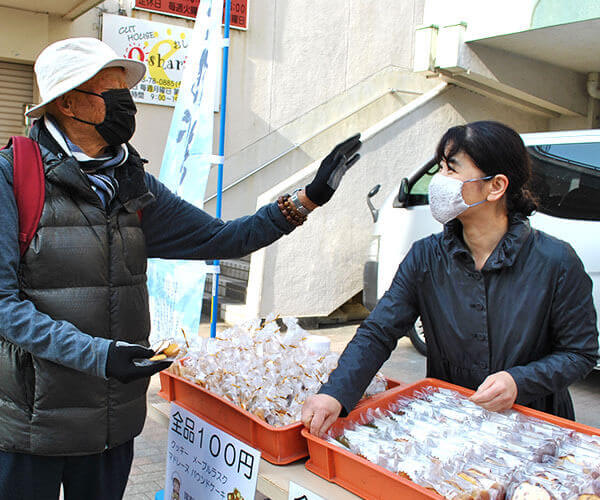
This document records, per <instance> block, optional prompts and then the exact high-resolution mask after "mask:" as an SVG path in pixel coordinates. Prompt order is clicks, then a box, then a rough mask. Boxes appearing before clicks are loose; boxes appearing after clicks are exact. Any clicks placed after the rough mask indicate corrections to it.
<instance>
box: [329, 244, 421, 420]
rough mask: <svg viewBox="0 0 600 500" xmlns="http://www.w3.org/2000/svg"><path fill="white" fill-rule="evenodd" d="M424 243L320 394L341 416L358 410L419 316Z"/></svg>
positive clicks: (412, 253)
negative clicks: (338, 405) (418, 291)
mask: <svg viewBox="0 0 600 500" xmlns="http://www.w3.org/2000/svg"><path fill="white" fill-rule="evenodd" d="M422 243H423V242H422V241H421V242H417V243H415V244H414V245H413V247H412V248H411V249H410V251H409V253H408V254H407V256H406V258H405V259H404V260H403V261H402V263H401V264H400V266H399V267H398V271H397V272H396V275H395V276H394V279H393V281H392V285H391V286H390V288H389V290H388V291H387V292H386V293H385V294H384V295H383V297H381V299H380V300H379V302H378V303H377V305H376V306H375V309H373V312H371V314H370V315H369V317H368V318H367V319H366V320H365V321H363V323H362V324H361V325H360V327H359V328H358V330H357V332H356V334H355V335H354V338H353V339H352V340H351V341H350V342H349V343H348V345H347V346H346V349H344V352H343V353H342V355H341V357H340V359H339V361H338V366H337V368H336V369H335V370H334V371H333V372H332V373H331V375H330V376H329V380H328V381H327V383H325V384H324V385H323V386H322V387H321V389H320V390H319V393H320V394H328V395H329V396H333V397H334V398H335V399H337V400H338V401H339V402H340V403H341V404H342V406H343V412H342V416H343V415H345V414H346V413H347V412H350V411H352V409H353V408H354V407H355V406H356V403H358V401H359V400H360V398H361V397H362V395H363V394H364V392H365V389H366V388H367V386H368V385H369V383H370V382H371V379H372V378H373V377H374V376H375V374H376V373H377V371H378V370H379V369H380V368H381V366H382V365H383V363H384V362H385V361H386V360H387V359H388V358H389V357H390V355H391V354H392V351H393V350H394V349H395V348H396V344H397V343H398V339H399V338H400V337H402V336H403V335H404V334H405V333H406V331H407V330H408V329H409V328H410V327H411V326H412V325H413V324H414V322H415V321H416V319H417V317H418V316H419V309H418V302H417V297H416V286H415V285H416V282H417V280H419V274H420V273H421V272H422V266H419V265H417V261H418V260H421V259H420V257H422V256H420V255H419V253H420V252H422V250H420V249H422V248H423V245H422Z"/></svg>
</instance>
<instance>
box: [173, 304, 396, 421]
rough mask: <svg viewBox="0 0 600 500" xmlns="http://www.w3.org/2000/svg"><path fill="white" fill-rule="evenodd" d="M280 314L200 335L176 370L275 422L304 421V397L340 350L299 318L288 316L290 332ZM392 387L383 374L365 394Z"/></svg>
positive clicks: (334, 363)
mask: <svg viewBox="0 0 600 500" xmlns="http://www.w3.org/2000/svg"><path fill="white" fill-rule="evenodd" d="M277 319H278V318H277V317H276V316H274V315H271V316H269V317H268V318H267V319H266V320H265V321H264V322H262V321H261V320H259V319H257V320H253V321H249V322H246V323H243V324H240V325H236V326H234V327H232V328H229V329H227V330H225V331H223V332H221V333H219V334H218V335H217V337H216V338H214V339H208V338H202V339H199V340H198V341H197V342H196V344H195V345H193V346H192V347H191V348H190V349H189V350H188V352H187V354H186V356H185V357H182V358H181V360H180V361H179V362H178V363H174V365H173V366H172V368H171V371H173V372H174V373H175V374H176V375H180V376H183V377H185V378H187V379H189V380H191V381H193V382H194V383H196V384H198V385H200V386H202V387H203V388H205V389H207V390H209V391H210V392H211V393H213V394H216V395H218V396H222V397H224V398H227V399H228V400H230V401H231V402H232V403H234V404H235V405H236V406H239V407H240V408H242V409H243V410H246V411H249V412H250V413H252V414H254V415H256V416H257V417H259V418H261V419H263V420H265V421H266V422H267V423H269V424H271V425H274V426H278V427H280V426H285V425H288V424H292V423H295V422H298V421H299V420H300V415H301V411H302V405H303V404H304V401H305V400H306V398H307V397H308V396H310V395H312V394H315V393H317V392H318V390H319V388H320V387H321V385H322V384H323V383H324V382H326V381H327V379H328V377H329V374H330V373H331V372H332V371H333V369H334V368H335V367H336V366H337V361H338V358H339V355H338V354H336V353H333V352H331V351H330V350H329V344H328V339H327V340H324V339H326V338H325V337H320V336H313V335H311V334H310V333H308V332H307V331H305V330H304V329H302V328H301V327H300V326H299V325H298V321H297V320H296V319H295V318H284V319H283V323H284V324H285V326H286V331H285V333H282V332H281V331H280V327H279V323H278V321H277ZM315 337H317V338H315ZM386 388H387V385H386V379H385V378H384V377H383V376H382V375H381V374H377V375H376V376H375V377H374V378H373V380H372V381H371V383H370V385H369V387H368V388H367V390H366V392H365V395H366V396H370V395H373V394H377V393H379V392H383V391H385V390H386Z"/></svg>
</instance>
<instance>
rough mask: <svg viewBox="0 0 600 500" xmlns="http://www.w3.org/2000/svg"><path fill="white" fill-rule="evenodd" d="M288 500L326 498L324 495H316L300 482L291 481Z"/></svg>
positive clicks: (321, 499) (322, 499)
mask: <svg viewBox="0 0 600 500" xmlns="http://www.w3.org/2000/svg"><path fill="white" fill-rule="evenodd" d="M288 500H325V499H324V498H323V497H320V496H319V495H316V494H315V493H313V492H312V491H309V490H307V489H306V488H304V487H302V486H300V485H299V484H296V483H294V482H293V481H290V489H289V496H288Z"/></svg>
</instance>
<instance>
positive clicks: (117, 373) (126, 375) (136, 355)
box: [106, 340, 171, 384]
mask: <svg viewBox="0 0 600 500" xmlns="http://www.w3.org/2000/svg"><path fill="white" fill-rule="evenodd" d="M152 356H154V351H153V350H152V349H148V348H147V347H144V346H141V345H138V344H128V343H127V342H123V341H120V340H113V341H112V343H111V344H110V346H109V348H108V357H107V358H106V376H107V377H114V378H116V379H117V380H118V381H119V382H123V383H124V384H126V383H127V382H131V381H133V380H136V379H138V378H144V377H150V376H151V375H154V374H155V373H157V372H160V371H162V370H164V369H165V368H168V367H169V365H170V364H171V361H152V362H146V363H143V364H140V365H137V364H136V363H134V362H133V360H134V359H148V358H151V357H152Z"/></svg>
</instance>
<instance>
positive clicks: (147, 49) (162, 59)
mask: <svg viewBox="0 0 600 500" xmlns="http://www.w3.org/2000/svg"><path fill="white" fill-rule="evenodd" d="M191 34H192V30H191V29H189V28H183V27H181V26H173V25H170V24H164V23H157V22H153V21H145V20H143V19H134V18H131V17H125V16H116V15H113V14H104V18H103V23H102V40H103V41H104V42H106V43H107V44H108V45H110V46H111V47H112V48H113V49H114V50H115V52H116V53H117V54H118V55H119V56H121V57H126V58H128V59H137V60H138V61H142V62H143V63H144V64H145V65H146V68H147V70H146V76H145V77H144V79H143V80H142V81H141V82H140V83H138V84H137V85H136V86H135V87H134V88H133V89H131V94H132V96H133V98H134V100H135V101H137V102H144V103H149V104H160V105H162V106H174V105H175V103H176V102H177V99H178V97H179V90H180V87H181V78H182V76H183V67H184V65H185V61H186V57H187V48H188V44H189V43H190V40H191Z"/></svg>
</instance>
